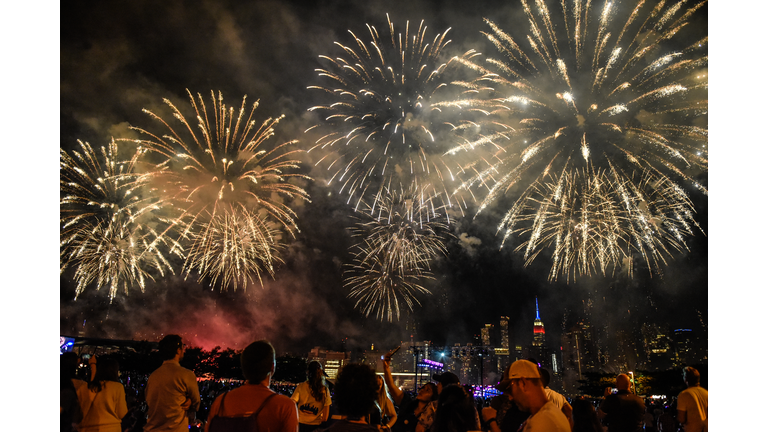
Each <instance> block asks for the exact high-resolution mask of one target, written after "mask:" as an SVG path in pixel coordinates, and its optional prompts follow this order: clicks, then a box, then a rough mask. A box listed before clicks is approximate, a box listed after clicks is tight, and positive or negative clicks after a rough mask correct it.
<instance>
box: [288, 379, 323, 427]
mask: <svg viewBox="0 0 768 432" xmlns="http://www.w3.org/2000/svg"><path fill="white" fill-rule="evenodd" d="M323 393H324V394H325V396H323V399H322V400H320V401H318V400H317V399H315V398H314V397H313V396H312V393H311V391H310V388H309V382H308V381H304V382H303V383H301V384H299V385H297V386H296V390H294V391H293V394H292V395H291V399H293V401H294V402H296V405H297V406H298V408H299V423H303V424H308V425H319V424H320V423H322V416H323V408H325V407H326V406H330V405H331V393H330V392H329V391H328V388H323Z"/></svg>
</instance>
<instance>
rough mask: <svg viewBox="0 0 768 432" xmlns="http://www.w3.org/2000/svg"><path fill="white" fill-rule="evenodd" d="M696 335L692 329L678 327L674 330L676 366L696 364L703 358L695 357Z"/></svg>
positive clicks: (673, 342) (674, 361) (673, 341)
mask: <svg viewBox="0 0 768 432" xmlns="http://www.w3.org/2000/svg"><path fill="white" fill-rule="evenodd" d="M695 339H696V335H695V334H694V332H693V330H692V329H676V330H675V331H674V332H672V344H673V348H674V358H673V361H672V363H673V364H674V366H676V367H680V366H685V365H690V364H696V363H699V362H700V360H701V359H697V358H695V357H696V356H695V350H694V344H695Z"/></svg>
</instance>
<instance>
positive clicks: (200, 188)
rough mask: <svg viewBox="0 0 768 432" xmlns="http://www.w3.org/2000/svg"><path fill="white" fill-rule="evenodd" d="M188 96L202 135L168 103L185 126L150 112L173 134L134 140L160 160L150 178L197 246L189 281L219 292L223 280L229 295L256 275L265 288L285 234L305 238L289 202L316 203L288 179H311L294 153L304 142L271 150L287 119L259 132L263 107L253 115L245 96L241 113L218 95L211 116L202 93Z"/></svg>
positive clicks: (189, 260)
mask: <svg viewBox="0 0 768 432" xmlns="http://www.w3.org/2000/svg"><path fill="white" fill-rule="evenodd" d="M187 93H188V95H189V99H190V105H191V106H192V109H193V110H194V113H195V118H196V120H197V124H196V128H195V127H193V126H192V125H191V124H190V123H189V122H188V121H187V118H186V117H185V116H184V114H182V113H181V111H180V110H179V109H177V108H176V107H175V106H174V105H173V103H171V102H170V101H169V100H167V99H164V101H165V103H166V104H167V105H168V106H169V107H170V108H171V109H172V111H173V116H174V118H175V119H176V120H177V121H178V126H176V128H174V126H171V125H170V124H169V123H168V122H166V121H165V120H163V119H162V118H161V117H160V116H158V115H157V114H155V113H152V112H151V111H148V110H144V112H146V113H147V114H149V115H150V116H151V117H152V118H153V119H154V120H156V121H158V122H160V123H161V124H162V125H163V126H164V127H165V129H166V130H167V133H166V134H165V135H162V136H159V135H155V134H153V133H151V132H148V131H146V130H144V129H140V128H133V129H134V130H136V131H138V132H139V133H141V134H142V135H144V136H147V137H148V138H146V139H140V140H131V141H135V142H136V143H138V144H139V145H142V146H144V147H146V148H147V149H148V150H149V151H150V152H151V153H152V154H153V155H154V156H156V157H159V158H161V161H160V162H159V163H158V165H157V166H156V168H155V169H154V170H153V171H152V172H150V173H148V174H147V176H149V177H150V178H151V181H152V182H153V184H155V185H156V186H157V187H161V188H162V190H163V191H164V194H165V196H166V198H167V199H168V200H170V201H171V202H173V203H174V204H175V205H176V206H177V207H178V208H180V209H181V210H182V211H183V213H182V214H181V215H180V216H178V217H176V218H175V219H174V220H173V223H174V224H175V227H176V230H177V232H178V233H180V239H181V240H182V241H188V242H190V243H191V244H192V246H191V248H190V249H189V251H188V253H187V256H186V261H185V263H184V272H185V275H186V276H189V274H190V272H191V271H192V270H193V269H194V270H196V271H197V273H198V281H199V282H203V281H204V280H206V279H207V280H210V281H211V282H210V285H211V286H212V287H213V286H215V285H216V283H217V281H221V285H220V289H222V290H225V289H226V288H227V286H228V285H229V284H230V283H232V284H233V285H234V288H235V289H237V288H238V284H242V285H243V286H245V285H246V282H247V281H250V280H253V277H254V275H255V276H256V277H257V278H258V279H259V280H260V281H261V273H262V272H264V271H266V272H267V273H268V274H270V275H273V274H274V264H275V263H276V262H280V259H279V257H278V256H277V251H278V250H279V249H281V245H280V244H279V242H280V241H281V240H282V236H281V235H279V233H278V231H284V232H286V233H288V234H290V235H294V234H295V232H296V231H298V227H297V226H296V214H295V213H294V211H293V210H292V209H291V208H290V207H289V206H288V205H287V204H286V203H284V202H283V200H284V199H287V200H294V199H302V200H305V201H309V195H308V194H307V192H306V191H305V190H304V189H302V188H301V187H300V186H298V185H296V184H293V183H290V182H289V180H291V179H309V177H307V176H305V175H302V174H298V173H296V170H298V169H299V168H300V162H299V161H298V160H295V159H292V158H293V157H294V156H295V154H296V153H297V152H299V151H300V150H289V146H291V145H293V144H295V143H296V142H297V141H289V142H286V143H283V144H279V145H275V146H271V145H270V144H269V139H270V138H271V137H272V136H273V135H274V133H275V127H276V126H277V124H278V122H279V121H280V119H282V116H281V117H279V118H268V119H267V120H265V121H264V122H263V123H261V124H260V125H259V124H257V123H256V121H255V120H254V111H255V110H256V108H257V107H258V101H257V102H255V103H254V104H253V105H252V106H251V109H250V110H248V109H247V108H246V98H245V97H243V101H242V104H241V106H240V109H239V110H238V111H237V112H236V111H235V109H234V108H233V107H227V106H226V105H225V104H224V100H223V97H222V95H221V93H219V94H218V97H216V94H215V93H214V92H213V91H211V102H212V110H211V111H208V107H206V105H205V102H204V100H203V97H202V96H201V95H200V94H198V95H197V100H196V99H195V97H194V96H193V95H192V93H191V92H189V91H187ZM196 130H197V132H196Z"/></svg>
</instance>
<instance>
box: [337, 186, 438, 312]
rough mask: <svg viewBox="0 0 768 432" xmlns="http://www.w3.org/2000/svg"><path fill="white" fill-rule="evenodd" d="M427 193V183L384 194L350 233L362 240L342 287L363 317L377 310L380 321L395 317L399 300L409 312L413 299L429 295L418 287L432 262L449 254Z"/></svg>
mask: <svg viewBox="0 0 768 432" xmlns="http://www.w3.org/2000/svg"><path fill="white" fill-rule="evenodd" d="M429 190H431V187H430V186H429V185H425V186H424V187H422V188H416V187H414V186H411V187H410V188H408V189H403V188H400V189H397V190H392V191H390V190H386V191H385V192H386V193H384V194H382V196H383V199H382V200H381V201H380V202H378V203H376V204H374V205H371V206H370V207H368V208H367V209H366V211H365V212H361V213H360V218H361V220H360V221H359V222H358V223H357V224H356V225H355V227H354V228H353V233H354V235H355V236H356V237H359V238H361V239H363V240H362V241H361V242H360V243H358V244H356V245H355V246H353V249H354V250H355V258H354V264H352V265H349V266H348V269H347V271H346V272H345V273H346V280H345V286H347V287H348V288H350V293H349V297H351V298H356V299H357V303H356V304H355V307H358V308H360V309H361V310H362V311H363V312H364V313H365V314H366V316H367V315H369V314H370V313H371V312H374V311H375V312H376V317H377V318H379V319H381V320H384V319H385V318H386V319H387V320H388V321H392V320H393V318H394V319H399V318H400V302H401V301H402V302H404V303H405V305H407V307H408V308H409V309H410V310H412V309H413V305H414V304H420V303H419V301H418V299H417V298H416V295H418V294H430V291H429V290H428V289H426V288H424V287H423V286H421V285H420V283H421V281H422V280H425V279H432V273H431V264H430V263H431V262H432V261H433V260H434V259H436V258H438V257H439V256H444V255H445V254H446V253H447V251H446V247H445V244H444V238H446V237H447V236H450V234H449V233H448V226H447V225H445V224H444V223H443V222H440V221H439V220H440V214H439V211H440V210H441V209H440V208H435V205H434V202H435V201H437V198H436V197H435V196H433V195H429V193H428V191H429Z"/></svg>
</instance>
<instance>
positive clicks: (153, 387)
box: [144, 335, 200, 432]
mask: <svg viewBox="0 0 768 432" xmlns="http://www.w3.org/2000/svg"><path fill="white" fill-rule="evenodd" d="M158 348H159V351H160V357H161V358H162V359H163V360H164V361H163V364H162V366H160V367H159V368H157V369H156V370H155V371H154V372H152V374H151V375H150V376H149V379H148V380H147V386H146V390H145V393H146V399H147V424H146V425H144V432H159V431H163V432H187V431H188V430H189V417H188V415H187V411H188V410H192V411H197V409H198V408H199V407H200V390H199V389H198V387H197V378H196V377H195V373H194V372H192V371H191V370H189V369H186V368H183V367H181V365H180V364H179V360H181V359H182V357H184V348H185V346H184V344H183V343H182V342H181V336H179V335H168V336H166V337H164V338H163V339H162V340H160V343H159V347H158Z"/></svg>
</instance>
